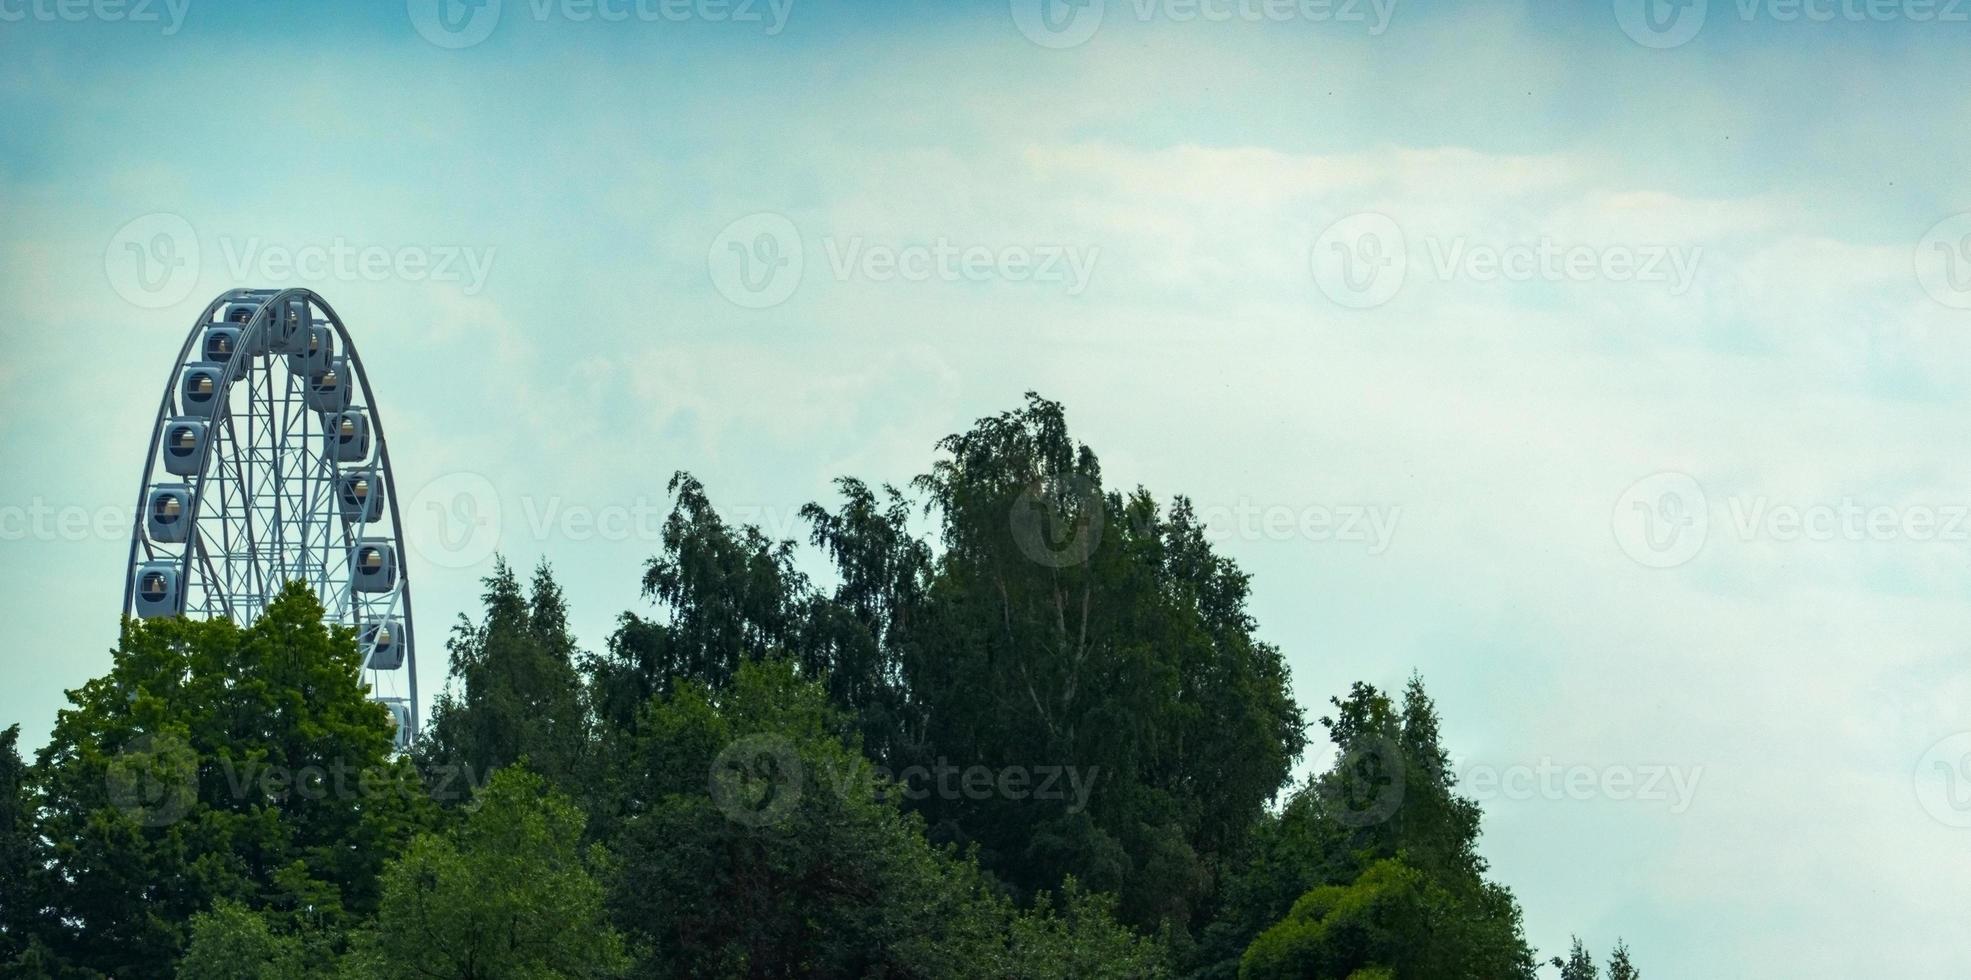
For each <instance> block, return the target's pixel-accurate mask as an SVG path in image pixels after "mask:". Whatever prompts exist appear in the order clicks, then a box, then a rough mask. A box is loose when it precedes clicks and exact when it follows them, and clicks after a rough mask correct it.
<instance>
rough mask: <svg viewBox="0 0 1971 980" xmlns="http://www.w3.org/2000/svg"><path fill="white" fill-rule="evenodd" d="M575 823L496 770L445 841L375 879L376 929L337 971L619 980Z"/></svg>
mask: <svg viewBox="0 0 1971 980" xmlns="http://www.w3.org/2000/svg"><path fill="white" fill-rule="evenodd" d="M583 820H584V818H583V816H582V813H581V811H580V810H579V809H577V808H576V807H575V805H574V804H573V803H571V802H569V801H568V800H567V799H566V798H565V797H562V796H560V795H559V794H557V793H554V792H553V791H551V790H549V789H548V787H547V783H546V782H545V781H544V780H542V779H541V778H540V777H539V776H536V775H534V774H533V773H530V772H528V771H526V770H525V769H524V768H520V767H508V768H505V769H502V770H500V772H499V773H498V774H496V775H495V776H494V777H493V778H492V780H491V781H490V782H489V783H488V784H487V786H486V788H485V790H484V791H483V792H482V793H481V794H480V796H479V797H478V798H477V799H476V801H475V804H474V807H473V809H472V811H471V813H470V814H469V815H468V816H467V817H466V819H465V821H464V823H463V824H462V825H461V826H459V827H458V828H456V829H454V830H453V831H451V832H450V833H446V834H422V835H419V836H418V838H417V839H416V840H414V841H412V842H411V845H410V847H409V849H408V850H406V851H405V852H404V854H403V856H402V857H400V858H398V859H396V860H393V861H392V862H390V866H389V869H388V870H387V871H386V872H385V873H384V879H383V901H382V905H381V907H380V908H379V910H378V914H377V916H376V920H375V924H374V925H373V926H372V927H371V928H369V929H367V930H365V931H364V932H362V933H360V934H359V935H358V936H357V937H356V939H355V941H354V947H355V948H354V950H353V951H352V952H351V953H350V954H349V959H348V960H347V961H346V962H345V963H344V964H343V968H344V972H345V973H346V974H348V975H351V976H361V977H367V978H375V980H420V978H431V977H450V978H458V980H523V978H524V980H537V978H601V977H613V976H619V975H621V974H622V973H623V971H624V970H626V969H627V968H628V966H629V957H628V955H627V954H626V953H625V952H624V948H623V940H622V937H621V936H620V935H618V934H617V933H616V931H615V930H614V929H612V928H611V927H610V926H609V923H608V920H607V914H606V913H605V911H604V909H603V888H602V885H601V884H600V883H598V881H597V877H596V875H597V874H598V873H599V872H601V871H602V870H603V869H604V868H605V867H606V864H607V859H606V854H605V852H603V851H602V850H601V849H600V848H599V847H597V848H590V849H587V850H585V849H584V848H583V847H582V845H581V838H582V825H583Z"/></svg>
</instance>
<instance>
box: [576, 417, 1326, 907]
mask: <svg viewBox="0 0 1971 980" xmlns="http://www.w3.org/2000/svg"><path fill="white" fill-rule="evenodd" d="M940 447H941V448H942V449H943V451H944V452H945V454H946V458H944V459H942V460H940V461H938V462H937V463H936V464H935V466H934V467H933V469H932V471H931V473H929V474H928V475H926V476H924V477H922V478H920V479H919V480H918V481H917V486H918V487H919V488H920V489H922V490H924V491H926V492H927V493H928V496H929V498H930V506H931V507H932V509H934V510H935V511H936V513H937V514H938V515H939V519H940V525H939V527H940V535H941V539H942V543H943V546H944V547H943V552H942V554H939V555H937V556H935V557H934V555H933V551H932V548H931V546H930V544H928V543H927V542H925V541H923V540H920V539H918V538H917V537H915V536H914V535H913V534H912V533H911V531H910V529H909V527H908V518H909V516H910V507H909V505H908V503H907V501H906V500H905V499H904V497H903V496H902V494H900V493H899V492H898V491H896V490H895V489H893V488H889V487H884V488H882V489H881V491H880V493H879V492H878V491H876V490H872V489H871V488H870V487H868V486H867V485H865V484H863V483H862V482H860V481H857V480H853V479H844V480H842V481H839V482H838V484H837V487H838V489H839V490H840V491H841V495H842V498H843V500H842V503H841V505H840V506H839V507H838V508H837V509H835V510H832V511H831V510H829V509H827V508H825V507H822V506H821V505H819V504H811V505H809V506H808V507H806V508H804V509H803V511H802V513H803V515H804V516H805V517H806V518H807V520H808V521H809V522H810V524H811V526H812V534H811V537H810V540H811V542H812V543H813V544H814V545H816V546H817V547H819V548H820V549H822V551H823V552H824V553H825V554H827V555H828V557H829V558H830V559H831V560H832V561H833V563H834V565H835V568H836V571H837V573H838V576H837V577H838V580H839V581H838V584H837V585H836V586H835V587H834V589H833V591H832V592H830V593H827V594H822V593H820V592H818V591H816V590H814V589H813V588H812V587H811V586H810V584H809V582H808V579H807V578H806V577H805V576H803V575H802V574H800V573H799V572H798V571H797V570H796V569H795V568H794V564H793V554H792V550H791V549H792V543H791V542H784V541H783V542H775V541H773V540H771V539H769V538H768V537H767V536H766V535H764V534H763V533H761V532H760V531H759V529H758V528H755V527H750V526H748V527H738V528H735V527H732V526H730V525H727V524H726V523H725V522H724V521H722V520H721V519H720V518H719V517H718V515H717V514H716V513H715V512H714V510H713V509H712V506H711V503H710V501H709V499H708V497H707V496H706V493H705V490H704V487H703V486H702V485H700V484H699V483H698V481H696V480H695V479H692V478H691V477H690V476H688V475H685V474H679V475H677V476H676V477H674V478H673V479H672V481H671V485H670V486H671V489H672V491H673V492H674V493H675V494H676V495H677V504H676V507H675V509H674V511H673V513H672V514H671V516H670V518H669V519H668V521H667V522H666V524H665V528H664V538H663V551H662V553H661V554H660V555H658V556H657V557H656V558H653V559H652V560H651V562H650V565H649V568H648V571H647V573H646V575H645V577H644V589H645V592H646V594H647V595H649V596H650V597H651V598H653V599H654V600H656V601H657V603H658V605H659V607H660V610H661V611H662V613H663V616H662V618H661V619H656V620H651V619H644V618H642V617H638V616H634V615H629V616H625V617H624V619H623V621H622V625H621V627H620V628H619V630H618V631H617V633H616V635H615V637H614V638H613V639H612V641H611V644H610V650H609V653H608V654H607V655H606V656H604V657H600V658H597V659H596V660H594V661H592V662H591V664H590V674H591V681H590V689H591V692H592V695H593V697H594V702H593V703H594V705H595V708H594V714H595V715H596V716H597V717H599V718H601V719H603V721H604V726H605V729H606V731H605V736H604V739H603V742H604V745H605V747H604V749H603V751H604V753H605V755H606V756H607V757H608V758H609V759H610V760H612V761H611V763H610V765H609V766H607V767H606V769H607V770H609V771H612V772H613V771H616V770H619V769H622V768H624V764H625V760H626V759H627V755H626V753H627V752H628V751H629V749H628V748H627V745H628V744H629V743H630V741H631V738H630V737H629V736H630V735H633V734H634V733H636V732H637V731H639V726H640V725H641V724H642V722H641V721H640V720H639V718H638V717H637V716H636V714H635V712H634V708H635V706H637V705H639V704H641V703H642V701H641V699H646V698H648V697H650V696H652V695H661V694H664V693H666V692H669V691H671V690H672V689H673V686H674V684H675V683H676V682H677V681H679V680H686V681H691V682H695V683H697V684H700V685H704V686H705V687H706V688H707V689H709V690H717V689H720V688H722V687H724V686H726V685H728V684H729V683H731V682H732V680H733V678H734V677H735V676H736V673H737V671H738V670H739V667H740V665H741V664H743V663H746V662H748V661H753V660H757V659H759V658H762V657H766V656H771V655H784V656H787V657H789V658H791V659H792V660H794V661H795V662H796V663H798V664H799V665H800V667H801V670H802V672H803V673H804V674H805V675H806V676H808V677H811V678H815V679H817V680H818V681H819V682H820V683H822V684H823V685H824V686H825V688H826V690H827V692H828V695H829V699H830V701H831V702H832V703H833V704H834V705H835V706H837V707H839V708H841V709H843V710H844V711H846V712H847V714H848V718H849V721H848V722H847V727H849V728H852V729H853V730H854V731H856V732H857V733H858V734H859V735H860V736H861V744H862V746H863V747H864V748H865V749H866V750H867V752H868V753H869V755H870V756H871V758H873V759H874V760H875V761H877V762H879V763H881V764H883V765H884V766H885V767H886V768H888V769H889V770H890V771H891V772H898V773H901V772H904V771H906V770H908V769H909V768H910V767H912V766H923V767H926V768H927V769H928V768H932V767H938V766H943V765H947V764H951V765H956V766H958V767H960V768H970V767H973V766H981V767H984V768H985V769H987V770H989V771H993V772H998V771H1002V770H1005V769H1007V768H1018V769H1021V770H1024V771H1029V772H1031V771H1037V770H1042V769H1046V770H1053V771H1060V770H1063V769H1065V768H1068V767H1072V769H1073V770H1074V771H1075V772H1076V773H1077V774H1078V775H1080V776H1081V777H1082V778H1084V779H1085V780H1087V781H1089V782H1091V783H1093V784H1094V785H1095V786H1096V790H1095V792H1094V794H1093V796H1092V798H1090V799H1088V800H1077V799H1072V798H1069V797H1068V796H1067V795H1066V794H1056V795H1058V796H1059V797H1060V798H1058V799H1047V800H1041V799H1035V798H1033V797H1032V796H1022V797H1021V798H1018V799H1013V798H1008V797H1007V796H1006V795H1004V794H995V795H990V796H988V797H987V798H983V799H980V798H974V797H973V796H972V795H970V794H933V795H931V796H928V797H926V798H924V799H921V800H914V801H912V803H911V806H912V808H913V809H916V810H918V811H919V812H921V813H922V814H923V815H924V817H925V818H926V820H927V821H929V824H930V827H931V830H932V833H933V835H934V837H935V839H937V840H939V841H941V842H948V843H952V844H955V845H957V846H959V847H963V848H971V849H975V853H976V854H977V856H978V859H979V860H980V861H981V862H982V864H983V865H984V866H985V867H986V868H987V869H988V870H990V871H991V872H993V873H994V874H995V875H997V876H999V877H1000V878H1002V879H1004V880H1006V881H1008V882H1010V883H1012V884H1014V885H1015V886H1017V888H1018V890H1019V892H1020V894H1022V895H1031V894H1033V893H1035V892H1037V891H1041V890H1046V889H1052V888H1056V887H1059V886H1060V885H1061V884H1062V882H1063V881H1065V879H1066V878H1067V877H1068V876H1070V875H1072V876H1075V877H1077V878H1079V879H1080V880H1081V881H1082V882H1083V883H1084V884H1086V885H1088V886H1089V887H1092V888H1095V889H1098V890H1103V891H1114V892H1118V893H1119V894H1120V896H1121V905H1120V911H1121V914H1122V915H1123V916H1124V917H1125V918H1126V919H1127V920H1128V921H1130V922H1133V923H1136V924H1138V925H1141V926H1144V927H1155V926H1156V925H1157V924H1158V923H1160V922H1162V921H1164V920H1166V919H1168V920H1171V921H1174V922H1176V923H1178V924H1179V925H1184V924H1187V923H1188V922H1189V921H1190V919H1191V917H1192V914H1193V912H1194V911H1195V909H1196V908H1197V907H1198V906H1199V904H1200V903H1201V902H1202V901H1203V899H1204V897H1205V895H1206V894H1207V893H1208V892H1209V891H1210V888H1211V884H1212V880H1213V866H1214V863H1215V861H1216V860H1217V859H1218V856H1219V855H1220V854H1221V853H1223V852H1225V851H1227V850H1229V849H1230V848H1231V847H1232V846H1233V845H1234V844H1235V843H1236V842H1238V841H1240V840H1241V839H1242V838H1243V837H1244V835H1245V834H1246V833H1247V832H1248V830H1249V829H1250V828H1251V826H1252V825H1253V824H1254V823H1255V822H1256V821H1258V820H1260V819H1261V816H1262V813H1263V810H1264V806H1265V804H1266V802H1267V801H1268V800H1270V799H1272V798H1273V796H1274V794H1275V793H1276V792H1277V791H1278V790H1279V788H1280V787H1281V785H1282V783H1283V781H1284V780H1285V778H1286V774H1287V771H1288V768H1289V766H1290V765H1291V763H1292V760H1293V758H1294V757H1295V756H1296V755H1298V754H1299V752H1300V750H1301V748H1302V745H1303V742H1304V739H1303V736H1302V732H1301V727H1302V723H1301V716H1300V713H1299V709H1298V708H1297V707H1296V706H1295V704H1294V702H1293V700H1292V698H1291V696H1290V694H1289V683H1288V677H1287V671H1286V667H1285V665H1284V662H1283V660H1282V658H1281V657H1280V654H1279V651H1278V650H1276V649H1274V648H1273V647H1270V646H1268V645H1265V644H1263V643H1260V642H1258V641H1257V640H1255V639H1254V638H1253V636H1252V629H1253V623H1252V621H1251V618H1250V616H1249V615H1248V614H1247V613H1246V611H1245V602H1246V595H1247V588H1248V583H1247V578H1246V576H1245V574H1244V573H1243V572H1241V571H1239V570H1238V568H1237V567H1236V566H1235V565H1233V564H1232V563H1231V562H1230V561H1229V560H1227V559H1225V558H1222V557H1220V556H1217V555H1215V554H1214V553H1213V552H1212V550H1211V547H1210V545H1209V544H1208V543H1207V542H1206V540H1205V537H1204V532H1203V528H1202V527H1201V526H1200V525H1199V524H1198V522H1197V519H1196V516H1195V514H1194V513H1193V511H1192V509H1191V507H1190V505H1189V504H1188V502H1186V501H1184V500H1182V499H1181V498H1180V499H1179V500H1178V501H1177V502H1176V503H1174V504H1173V505H1172V507H1171V508H1170V510H1169V512H1168V513H1164V512H1162V511H1161V510H1160V509H1159V508H1158V506H1157V505H1156V504H1155V503H1154V501H1153V500H1152V499H1151V497H1150V496H1149V494H1148V493H1147V492H1145V491H1138V492H1137V493H1136V494H1134V495H1133V496H1131V497H1129V498H1127V499H1125V498H1123V497H1122V496H1120V495H1117V494H1111V493H1107V492H1106V491H1104V490H1103V489H1102V486H1101V470H1100V466H1099V464H1098V463H1097V462H1096V459H1095V456H1094V454H1093V453H1092V452H1090V451H1089V450H1088V449H1087V448H1086V447H1085V446H1078V445H1076V444H1075V443H1073V442H1072V441H1071V440H1070V439H1069V437H1068V434H1067V428H1066V421H1065V418H1064V416H1063V414H1062V412H1061V408H1060V406H1059V405H1057V404H1054V403H1052V402H1048V401H1046V400H1044V399H1040V398H1038V397H1033V396H1030V397H1029V400H1028V404H1027V406H1026V407H1025V408H1024V409H1022V410H1020V411H1016V412H1010V413H1006V414H1004V415H999V416H994V417H990V418H985V419H981V420H980V421H979V422H978V424H977V426H976V427H975V428H974V429H973V430H972V431H970V432H967V433H963V434H959V435H953V436H951V437H949V438H947V439H945V440H943V441H942V442H941V443H940ZM1049 527H1054V528H1066V529H1069V530H1068V533H1069V536H1070V538H1071V540H1070V541H1069V543H1068V544H1067V545H1066V546H1065V547H1062V546H1060V544H1059V542H1058V541H1051V540H1049V537H1048V535H1047V533H1046V532H1047V529H1048V528H1049ZM614 733H623V734H620V735H619V734H614ZM627 792H628V790H626V789H624V788H622V787H618V788H616V789H615V790H613V791H612V796H614V797H616V798H619V799H620V798H623V797H624V796H625V794H626V793H627ZM1084 803H1086V804H1087V805H1086V806H1085V808H1084V805H1083V804H1084Z"/></svg>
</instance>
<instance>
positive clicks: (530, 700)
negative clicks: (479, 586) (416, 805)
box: [417, 559, 588, 802]
mask: <svg viewBox="0 0 1971 980" xmlns="http://www.w3.org/2000/svg"><path fill="white" fill-rule="evenodd" d="M484 582H485V586H486V592H485V594H484V596H483V600H484V603H485V617H484V619H482V620H481V621H480V622H478V623H476V624H475V623H473V622H472V621H470V620H468V619H466V618H465V617H464V616H463V615H461V616H460V617H459V622H458V623H457V625H456V626H454V627H453V630H452V641H451V660H452V674H451V682H450V683H449V684H448V685H447V688H446V690H445V692H444V693H443V694H442V695H440V696H439V698H438V699H437V703H436V704H435V705H434V706H433V708H432V713H431V723H430V725H429V726H427V729H426V732H425V734H424V736H423V738H421V739H420V740H419V745H418V748H417V755H418V759H419V762H420V763H421V765H422V767H423V768H424V770H425V772H426V773H427V774H430V775H432V776H433V777H434V789H435V788H436V785H438V781H442V784H443V785H445V786H446V787H447V788H448V790H449V791H450V792H449V793H447V794H440V795H451V796H453V797H454V798H453V799H452V800H449V801H448V802H463V801H464V800H465V799H466V798H467V797H466V794H465V793H464V792H463V788H464V787H467V786H469V785H471V784H473V783H475V782H483V781H484V780H485V779H486V778H487V777H488V776H490V775H491V774H492V772H493V771H494V770H496V769H498V768H500V767H502V766H507V765H511V764H513V763H515V762H519V761H521V760H522V759H525V760H527V763H528V765H529V766H530V767H531V768H533V769H534V770H535V771H537V772H540V773H543V774H546V775H547V776H548V777H549V778H550V779H551V780H552V781H553V782H554V783H555V785H556V786H557V787H560V788H561V789H563V790H564V791H566V792H570V793H577V794H579V793H581V792H582V791H583V790H584V787H583V786H582V785H581V782H582V778H583V774H584V772H585V770H584V762H585V760H584V756H585V755H586V753H587V749H588V730H587V725H586V719H585V716H584V710H583V706H582V694H581V684H580V679H579V677H578V676H577V674H576V669H575V668H576V664H575V660H576V656H575V641H574V639H573V638H572V637H570V636H569V634H568V610H567V603H566V601H565V600H564V599H563V597H562V593H561V587H560V586H559V585H557V584H556V583H555V581H554V575H553V573H552V572H550V571H549V569H548V567H547V565H546V564H545V563H543V564H541V565H540V566H539V567H537V568H535V570H534V580H533V582H532V585H531V587H530V589H529V590H528V591H527V592H526V593H524V594H523V592H522V590H521V587H520V583H519V581H518V580H517V579H516V578H515V577H514V574H513V569H512V568H511V567H510V566H508V565H507V563H506V562H505V560H504V559H502V560H499V561H497V562H496V563H495V565H494V569H493V574H492V575H491V576H489V577H488V578H486V579H485V580H484Z"/></svg>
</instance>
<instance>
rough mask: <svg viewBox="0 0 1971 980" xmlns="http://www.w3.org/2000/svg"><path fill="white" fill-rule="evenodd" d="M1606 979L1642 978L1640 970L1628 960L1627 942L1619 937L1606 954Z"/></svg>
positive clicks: (1630, 979) (1627, 979) (1632, 979)
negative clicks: (1612, 948) (1613, 947)
mask: <svg viewBox="0 0 1971 980" xmlns="http://www.w3.org/2000/svg"><path fill="white" fill-rule="evenodd" d="M1608 980H1642V971H1641V970H1638V969H1636V966H1635V964H1633V963H1631V962H1629V944H1628V943H1625V942H1623V941H1622V940H1620V939H1617V940H1616V941H1615V951H1614V952H1612V953H1610V954H1609V956H1608Z"/></svg>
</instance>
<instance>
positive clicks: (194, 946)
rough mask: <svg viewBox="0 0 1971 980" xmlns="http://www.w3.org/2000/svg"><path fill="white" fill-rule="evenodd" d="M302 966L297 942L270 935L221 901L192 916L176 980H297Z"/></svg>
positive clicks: (253, 916) (262, 924) (242, 910)
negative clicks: (187, 940) (209, 909)
mask: <svg viewBox="0 0 1971 980" xmlns="http://www.w3.org/2000/svg"><path fill="white" fill-rule="evenodd" d="M306 962H307V960H306V954H305V951H304V950H303V948H302V943H301V942H300V941H299V940H298V939H296V938H294V937H292V936H285V935H281V934H279V933H277V932H275V931H274V930H273V929H271V928H269V927H268V925H267V920H266V919H265V918H264V917H263V916H261V915H259V914H257V913H255V912H253V911H251V910H249V909H247V908H246V907H245V906H242V905H239V904H236V903H234V902H227V901H221V902H219V903H218V904H217V905H215V906H214V907H213V908H212V910H211V911H209V912H201V913H199V914H198V915H196V916H193V917H192V941H191V945H190V946H189V947H187V948H186V950H185V958H184V959H183V960H180V961H179V963H178V980H302V978H303V977H306V976H308V975H309V973H308V970H307V969H306V968H305V966H304V964H305V963H306Z"/></svg>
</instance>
